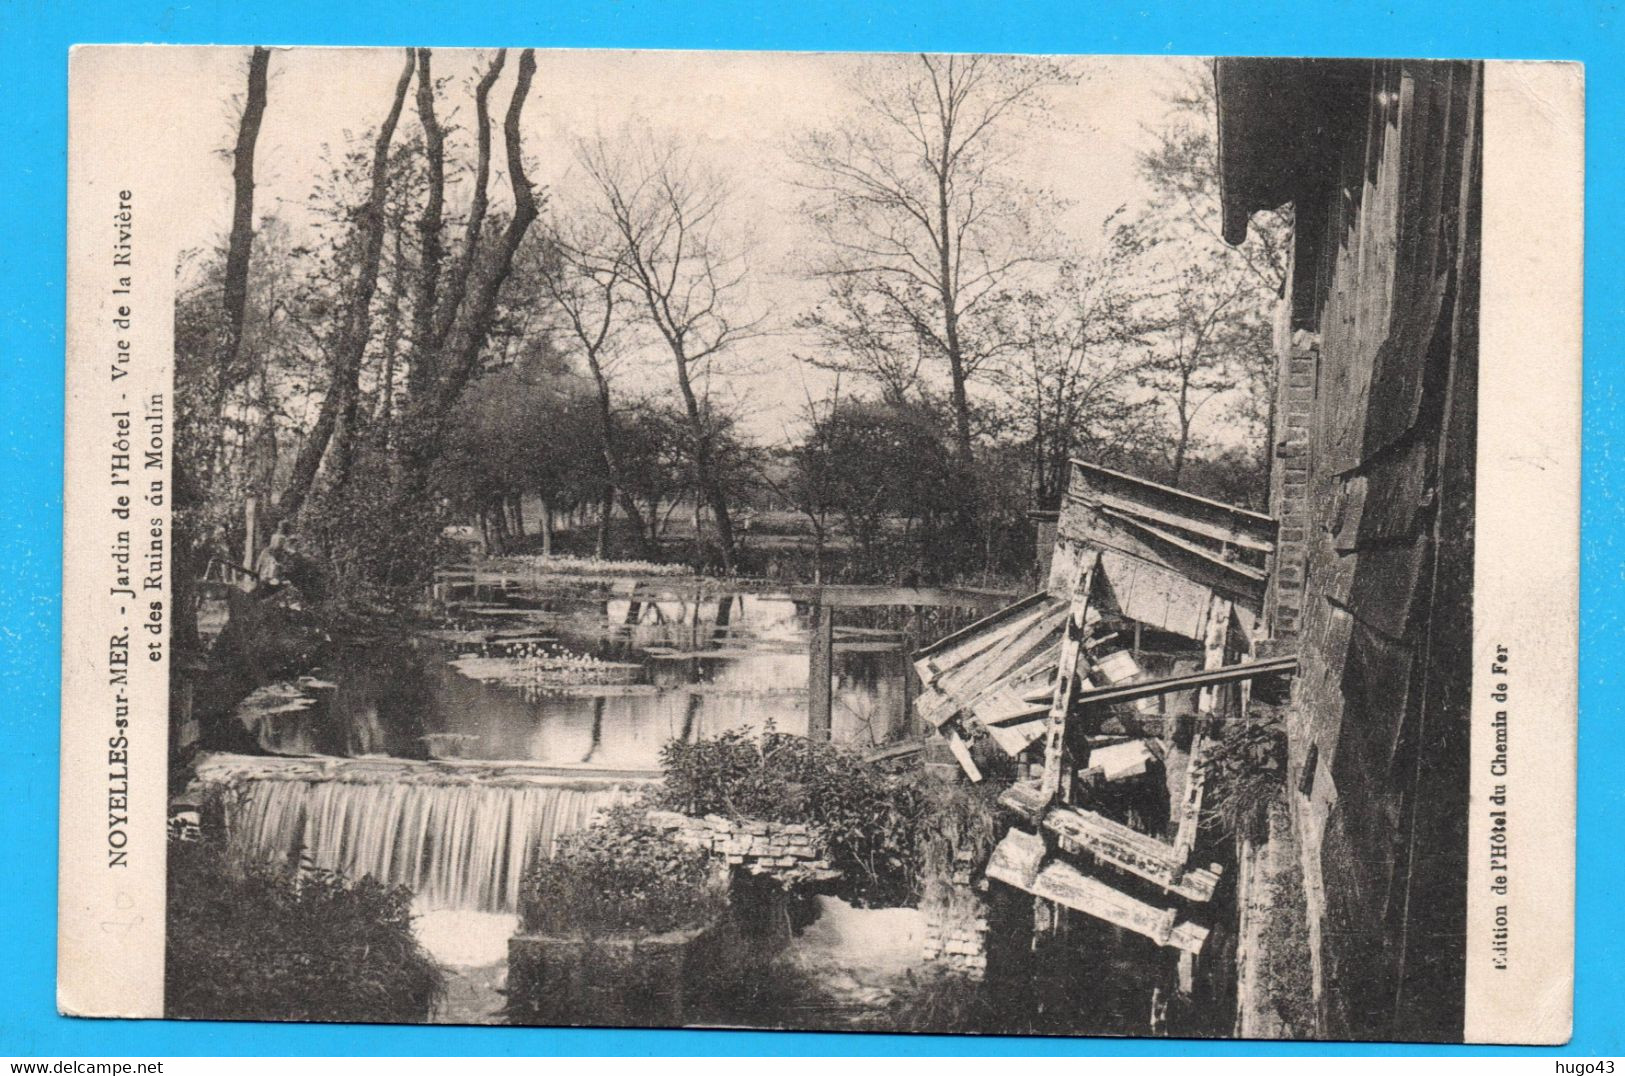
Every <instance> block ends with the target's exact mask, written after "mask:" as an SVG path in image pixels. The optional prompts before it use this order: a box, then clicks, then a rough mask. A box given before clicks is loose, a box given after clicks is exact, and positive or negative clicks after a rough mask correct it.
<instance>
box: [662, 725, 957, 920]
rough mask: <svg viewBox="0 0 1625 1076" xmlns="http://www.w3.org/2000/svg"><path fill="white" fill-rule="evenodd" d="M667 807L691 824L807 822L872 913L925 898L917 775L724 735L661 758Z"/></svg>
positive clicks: (801, 741)
mask: <svg viewBox="0 0 1625 1076" xmlns="http://www.w3.org/2000/svg"><path fill="white" fill-rule="evenodd" d="M660 760H661V766H662V768H663V769H664V770H665V774H666V779H665V781H664V782H663V783H662V784H661V785H660V786H659V787H658V788H657V789H656V790H655V791H654V792H653V794H652V795H653V798H654V800H655V802H656V803H658V804H659V805H660V806H663V807H666V808H668V809H670V810H674V811H680V812H682V813H683V814H687V815H706V814H719V815H723V816H724V817H728V818H734V819H756V820H759V821H764V822H806V823H809V824H811V825H815V826H817V827H818V829H819V830H820V831H821V832H822V833H823V835H824V837H825V838H826V839H827V840H828V842H829V847H830V853H831V863H832V865H833V866H834V867H835V868H836V869H838V870H840V871H842V872H843V874H844V875H845V881H844V883H843V886H844V888H845V890H846V892H845V893H843V895H845V896H847V897H848V898H849V899H852V900H855V901H857V902H859V903H864V904H901V903H907V902H909V901H910V900H912V899H916V898H918V896H919V874H920V839H919V825H920V819H921V818H922V817H923V816H924V815H925V814H926V801H927V796H926V792H925V788H924V786H923V784H922V783H921V781H920V780H919V779H917V778H916V777H915V776H913V775H912V774H909V775H904V774H894V773H888V772H886V771H885V770H882V769H880V768H878V767H875V766H871V765H868V764H867V763H865V762H864V761H863V759H862V758H861V757H860V756H858V755H856V754H854V753H852V752H850V751H846V750H843V749H842V748H839V747H836V746H834V745H833V744H830V743H827V742H823V741H816V740H811V739H808V738H807V737H805V736H793V735H790V734H788V733H781V732H775V731H774V730H773V727H772V726H771V725H769V726H768V727H767V728H766V729H764V730H763V732H762V733H761V735H760V736H757V735H755V734H754V733H752V732H751V731H750V730H734V731H730V732H724V733H722V734H721V735H719V736H716V737H714V738H712V739H708V740H697V741H694V742H692V743H688V742H683V741H680V740H673V741H671V742H670V743H668V744H666V746H665V747H664V748H662V749H661V756H660Z"/></svg>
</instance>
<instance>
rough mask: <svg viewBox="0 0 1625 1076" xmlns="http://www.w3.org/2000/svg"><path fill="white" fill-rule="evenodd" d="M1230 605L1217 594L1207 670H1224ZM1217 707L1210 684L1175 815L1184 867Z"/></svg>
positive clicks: (1197, 822)
mask: <svg viewBox="0 0 1625 1076" xmlns="http://www.w3.org/2000/svg"><path fill="white" fill-rule="evenodd" d="M1230 623H1231V618H1230V603H1229V602H1228V601H1226V600H1225V599H1224V598H1222V597H1220V596H1219V595H1217V594H1215V595H1214V596H1213V607H1212V609H1211V610H1210V611H1209V613H1208V628H1207V641H1206V644H1205V647H1204V650H1205V652H1206V653H1205V656H1204V658H1203V664H1205V665H1206V666H1207V668H1208V669H1210V670H1212V669H1218V668H1223V667H1224V655H1225V651H1226V649H1227V648H1228V646H1229V642H1230ZM1217 704H1218V685H1217V684H1207V685H1205V686H1203V687H1202V689H1201V690H1200V691H1199V692H1198V694H1197V703H1196V705H1197V710H1198V713H1199V714H1200V716H1199V717H1198V720H1197V727H1196V735H1195V736H1193V737H1192V738H1191V750H1190V762H1189V765H1188V766H1187V767H1186V770H1185V788H1184V794H1183V795H1182V796H1181V797H1180V802H1179V808H1178V811H1177V814H1176V817H1177V818H1178V825H1177V827H1176V828H1175V830H1174V854H1175V855H1176V856H1177V857H1178V858H1179V861H1180V862H1181V863H1184V862H1185V861H1187V860H1188V859H1190V855H1191V852H1192V851H1193V850H1194V849H1195V848H1196V837H1197V831H1198V830H1199V829H1200V827H1201V823H1202V795H1203V792H1204V791H1205V789H1206V786H1207V760H1206V755H1207V739H1208V731H1209V730H1208V726H1209V725H1210V724H1211V723H1212V717H1213V712H1214V708H1215V707H1216V706H1217Z"/></svg>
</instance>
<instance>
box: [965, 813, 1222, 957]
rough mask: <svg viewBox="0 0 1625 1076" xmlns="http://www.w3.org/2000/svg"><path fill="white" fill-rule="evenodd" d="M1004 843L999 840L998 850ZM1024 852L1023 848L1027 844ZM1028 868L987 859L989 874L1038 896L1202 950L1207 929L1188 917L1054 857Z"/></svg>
mask: <svg viewBox="0 0 1625 1076" xmlns="http://www.w3.org/2000/svg"><path fill="white" fill-rule="evenodd" d="M1014 832H1017V831H1012V833H1014ZM1003 847H1004V845H1003V844H1001V845H1000V849H1003ZM1021 850H1025V846H1023V848H1022V849H1021ZM1030 869H1031V864H1030V863H1028V862H1026V861H1025V857H1017V856H1000V855H998V854H997V851H996V853H995V855H994V857H993V858H992V859H990V860H989V861H988V865H987V872H986V873H987V876H988V877H989V878H993V879H995V880H997V881H1000V882H1003V883H1004V884H1006V885H1010V886H1014V887H1015V888H1017V889H1021V890H1024V891H1026V892H1028V893H1031V894H1033V895H1034V896H1035V897H1040V898H1042V899H1044V900H1049V901H1054V902H1055V903H1056V904H1059V905H1061V906H1062V907H1064V908H1071V909H1073V910H1074V911H1079V912H1082V913H1084V914H1085V915H1089V916H1093V917H1094V918H1096V919H1099V920H1102V921H1104V922H1107V923H1110V924H1112V925H1113V926H1119V927H1122V928H1124V929H1125V930H1132V931H1134V932H1135V933H1136V934H1141V935H1144V936H1145V937H1147V938H1150V939H1151V940H1152V941H1154V942H1156V943H1157V944H1158V945H1163V946H1169V947H1171V948H1175V949H1179V950H1181V951H1183V952H1189V953H1200V952H1201V951H1202V947H1203V946H1204V945H1205V944H1206V943H1207V937H1208V929H1207V928H1206V927H1204V926H1198V925H1197V924H1195V923H1192V922H1189V921H1188V920H1187V921H1184V922H1181V921H1180V919H1179V913H1178V912H1177V911H1176V910H1175V909H1173V908H1158V907H1156V906H1154V905H1151V904H1147V903H1146V902H1145V901H1142V900H1139V899H1138V898H1136V897H1132V896H1129V895H1128V894H1127V893H1124V892H1122V891H1121V890H1118V889H1114V888H1113V887H1112V886H1110V885H1107V884H1106V883H1105V882H1103V881H1101V880H1099V879H1098V878H1091V877H1089V876H1088V875H1087V874H1084V873H1083V872H1082V871H1080V870H1079V869H1078V868H1076V867H1074V866H1072V865H1071V864H1070V863H1066V862H1064V861H1061V860H1052V861H1050V862H1049V863H1046V864H1044V865H1043V866H1042V867H1040V868H1039V869H1038V870H1037V871H1036V873H1031V874H1029V870H1030Z"/></svg>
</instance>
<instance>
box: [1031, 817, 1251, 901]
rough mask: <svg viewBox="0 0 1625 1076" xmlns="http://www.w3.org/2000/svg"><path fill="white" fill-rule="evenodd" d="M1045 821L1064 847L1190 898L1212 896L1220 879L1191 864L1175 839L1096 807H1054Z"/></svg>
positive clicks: (1197, 898) (1202, 898)
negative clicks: (1189, 867) (1165, 838)
mask: <svg viewBox="0 0 1625 1076" xmlns="http://www.w3.org/2000/svg"><path fill="white" fill-rule="evenodd" d="M1043 826H1044V828H1045V829H1047V830H1049V831H1050V832H1051V833H1053V834H1055V835H1056V837H1058V838H1059V839H1060V842H1061V847H1062V848H1063V849H1064V850H1066V851H1068V852H1073V853H1074V854H1083V853H1086V854H1088V855H1090V856H1092V857H1094V858H1095V859H1097V860H1100V861H1101V862H1102V863H1108V864H1110V865H1111V866H1113V867H1116V868H1118V869H1119V870H1123V871H1126V872H1128V873H1129V874H1133V875H1135V876H1137V877H1140V878H1144V879H1145V880H1146V881H1148V882H1153V883H1155V884H1156V885H1158V886H1160V887H1162V888H1163V889H1166V890H1167V891H1168V892H1170V893H1173V894H1175V895H1177V896H1181V897H1184V898H1185V899H1186V900H1192V901H1198V902H1206V901H1209V900H1212V899H1213V891H1214V889H1215V888H1217V886H1218V884H1219V875H1218V872H1216V871H1213V870H1206V869H1200V868H1199V869H1196V870H1186V869H1185V864H1186V862H1187V860H1188V859H1189V856H1188V855H1180V854H1179V853H1178V850H1177V849H1176V848H1175V847H1174V846H1173V845H1171V844H1169V843H1167V842H1166V841H1159V840H1158V839H1157V838H1155V837H1153V836H1151V835H1150V834H1147V833H1141V832H1139V831H1138V830H1134V829H1130V828H1129V827H1128V826H1125V825H1123V824H1122V823H1121V822H1116V821H1113V820H1112V819H1110V818H1107V817H1105V816H1104V815H1100V814H1096V813H1095V812H1093V811H1088V810H1083V809H1081V808H1076V807H1052V808H1051V809H1050V810H1049V811H1048V812H1047V813H1046V814H1045V815H1044V819H1043Z"/></svg>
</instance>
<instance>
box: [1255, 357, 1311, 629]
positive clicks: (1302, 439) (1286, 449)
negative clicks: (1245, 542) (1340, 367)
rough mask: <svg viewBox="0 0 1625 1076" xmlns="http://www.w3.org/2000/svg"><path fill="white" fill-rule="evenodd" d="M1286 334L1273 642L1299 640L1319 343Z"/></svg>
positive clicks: (1278, 429) (1278, 401) (1275, 470)
mask: <svg viewBox="0 0 1625 1076" xmlns="http://www.w3.org/2000/svg"><path fill="white" fill-rule="evenodd" d="M1282 335H1283V336H1287V338H1286V339H1283V340H1281V341H1280V342H1279V344H1278V353H1279V355H1280V359H1281V361H1280V364H1279V371H1280V373H1279V375H1278V379H1277V384H1276V394H1275V462H1274V466H1273V467H1271V469H1270V514H1271V515H1273V516H1275V518H1276V519H1278V520H1279V521H1280V531H1279V533H1278V536H1277V545H1276V553H1275V570H1274V571H1272V572H1271V573H1270V585H1269V593H1268V595H1267V598H1266V602H1265V609H1266V615H1267V616H1268V619H1269V624H1270V634H1271V635H1272V637H1274V638H1276V639H1296V638H1297V637H1298V632H1299V630H1300V628H1301V626H1302V618H1303V590H1304V570H1305V568H1306V567H1307V565H1308V561H1309V515H1310V512H1309V508H1310V505H1309V473H1310V466H1311V462H1312V461H1311V457H1310V447H1309V446H1310V429H1311V424H1312V423H1313V421H1314V410H1315V389H1316V385H1315V378H1316V374H1317V369H1318V367H1319V364H1320V339H1319V337H1317V336H1316V335H1315V334H1313V333H1309V332H1305V331H1303V330H1301V329H1300V330H1297V331H1295V332H1291V333H1290V335H1287V334H1285V333H1283V334H1282Z"/></svg>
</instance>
